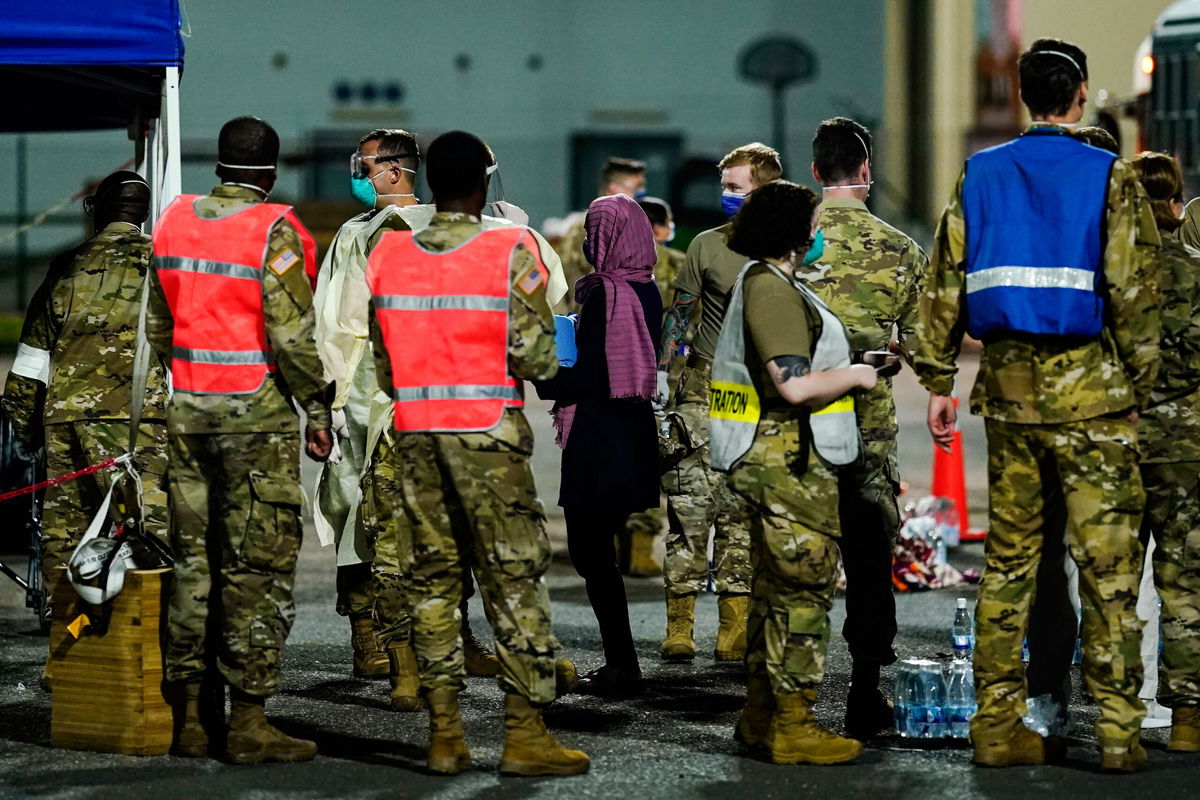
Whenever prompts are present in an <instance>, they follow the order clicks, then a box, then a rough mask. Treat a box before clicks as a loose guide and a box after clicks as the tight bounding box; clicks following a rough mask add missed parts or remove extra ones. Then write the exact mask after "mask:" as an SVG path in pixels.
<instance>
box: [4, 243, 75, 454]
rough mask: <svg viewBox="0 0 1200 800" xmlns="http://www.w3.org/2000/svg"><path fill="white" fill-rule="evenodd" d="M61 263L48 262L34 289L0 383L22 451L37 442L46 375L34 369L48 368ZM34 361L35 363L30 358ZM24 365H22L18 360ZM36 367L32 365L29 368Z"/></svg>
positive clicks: (58, 326)
mask: <svg viewBox="0 0 1200 800" xmlns="http://www.w3.org/2000/svg"><path fill="white" fill-rule="evenodd" d="M61 266H62V265H61V264H60V263H59V262H58V260H57V259H56V261H55V262H54V263H52V264H51V266H50V269H49V271H48V274H47V275H46V279H45V280H44V281H42V284H41V285H40V286H39V287H38V288H37V291H36V292H34V294H33V298H32V299H30V301H29V308H28V309H27V310H26V312H25V320H24V322H22V324H21V342H20V347H19V349H18V353H17V360H15V361H14V362H13V369H11V370H10V371H9V373H8V379H7V380H6V381H5V383H4V397H3V399H2V401H0V404H2V406H3V408H4V412H5V413H6V414H7V415H8V419H9V422H11V423H12V427H13V434H14V435H15V436H16V438H17V441H18V442H20V443H21V445H22V447H24V448H25V450H26V452H32V451H33V450H36V449H37V447H38V445H39V444H40V443H41V439H42V437H41V428H42V420H43V419H44V418H45V411H46V379H45V377H44V376H41V377H35V375H34V374H33V373H34V372H41V370H42V369H48V368H49V364H50V354H51V352H52V351H53V350H54V344H55V342H56V341H57V339H58V331H59V330H60V329H61V320H59V319H57V318H56V317H55V315H54V302H53V294H54V287H55V283H56V280H55V279H56V278H57V276H58V274H59V273H60V272H61V271H62V270H61ZM35 361H36V362H37V363H36V365H35V364H34V363H33V362H35ZM21 363H25V364H27V365H28V366H26V367H25V368H22V367H21V366H18V364H21ZM31 367H36V368H31Z"/></svg>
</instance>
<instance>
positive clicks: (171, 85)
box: [158, 67, 183, 213]
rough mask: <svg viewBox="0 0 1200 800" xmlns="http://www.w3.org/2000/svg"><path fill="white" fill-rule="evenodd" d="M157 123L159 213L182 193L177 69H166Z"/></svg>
mask: <svg viewBox="0 0 1200 800" xmlns="http://www.w3.org/2000/svg"><path fill="white" fill-rule="evenodd" d="M159 122H160V124H161V126H162V128H163V131H162V135H163V139H164V141H163V144H164V145H165V150H166V153H165V157H164V158H163V172H162V175H163V181H162V194H161V195H160V196H159V198H158V201H159V207H158V210H159V213H161V212H162V210H163V209H165V208H166V207H167V205H168V204H170V202H171V201H172V200H174V199H175V198H176V197H177V196H178V195H179V194H180V193H181V192H182V191H183V176H182V168H181V161H180V153H179V67H167V68H166V75H165V76H164V79H163V98H162V110H161V111H160V116H159Z"/></svg>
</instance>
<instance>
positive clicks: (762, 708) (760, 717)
mask: <svg viewBox="0 0 1200 800" xmlns="http://www.w3.org/2000/svg"><path fill="white" fill-rule="evenodd" d="M774 715H775V695H774V693H773V692H772V691H771V681H770V680H769V679H768V678H767V677H766V676H765V675H763V676H755V675H752V676H751V677H750V679H749V681H747V683H746V705H745V706H743V707H742V713H741V714H739V715H738V721H737V727H735V728H734V729H733V738H734V739H736V740H737V741H739V742H741V743H742V744H744V745H746V746H747V747H752V748H754V749H761V748H764V747H766V746H767V734H768V732H769V731H770V728H771V718H772V717H773V716H774Z"/></svg>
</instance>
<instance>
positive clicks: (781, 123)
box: [771, 83, 787, 174]
mask: <svg viewBox="0 0 1200 800" xmlns="http://www.w3.org/2000/svg"><path fill="white" fill-rule="evenodd" d="M784 90H785V87H784V85H783V84H782V83H775V84H772V85H771V146H772V147H774V148H775V149H776V150H778V151H779V160H780V161H781V162H782V163H783V167H784V170H785V174H786V170H787V138H786V137H787V130H786V127H787V123H786V122H785V120H784V108H783V93H784Z"/></svg>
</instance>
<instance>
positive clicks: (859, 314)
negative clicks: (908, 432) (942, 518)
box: [796, 117, 965, 739]
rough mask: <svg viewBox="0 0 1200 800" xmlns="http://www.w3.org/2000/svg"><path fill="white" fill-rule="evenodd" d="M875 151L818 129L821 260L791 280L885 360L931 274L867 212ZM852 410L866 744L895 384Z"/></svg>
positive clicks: (881, 643) (854, 635)
mask: <svg viewBox="0 0 1200 800" xmlns="http://www.w3.org/2000/svg"><path fill="white" fill-rule="evenodd" d="M871 147H872V142H871V133H870V131H868V130H867V129H866V128H864V127H863V126H862V125H859V124H858V123H857V122H855V121H853V120H850V119H846V118H845V117H838V118H836V119H832V120H827V121H826V122H823V123H822V124H821V126H820V127H819V128H817V133H816V136H815V137H814V138H813V167H812V169H813V177H815V178H816V179H817V181H818V182H820V183H821V184H822V186H823V187H824V199H823V202H822V204H821V231H822V232H823V233H824V236H825V252H824V255H823V256H822V257H821V259H820V260H819V261H818V262H817V263H816V264H813V265H812V266H808V267H804V266H801V267H798V268H797V270H796V274H797V276H799V277H801V278H803V279H804V280H805V281H806V282H807V284H808V286H809V288H811V289H812V290H813V291H814V292H815V293H816V294H817V296H818V297H820V298H821V299H822V300H824V301H825V303H826V305H828V306H829V308H830V310H831V311H833V313H835V314H837V316H838V318H839V319H841V321H842V323H843V324H844V325H845V326H846V330H847V332H848V333H849V334H850V346H851V348H852V349H853V350H854V351H856V352H859V353H861V352H862V351H871V350H873V351H882V350H888V349H889V346H890V345H891V342H892V329H893V328H895V329H896V338H897V340H898V344H899V347H900V348H904V347H905V345H906V344H907V343H908V342H909V340H910V339H911V337H912V334H913V331H914V329H915V327H916V321H917V298H918V296H919V287H920V279H921V276H922V275H923V274H924V273H925V269H926V266H927V264H928V259H927V258H926V257H925V254H924V253H923V252H921V248H920V247H918V246H917V243H916V242H914V241H913V240H912V239H911V238H910V237H908V236H906V235H905V234H904V233H902V232H901V231H898V230H896V229H895V228H893V227H892V226H891V225H888V224H887V223H886V222H884V221H883V220H881V219H879V218H878V217H876V216H874V215H873V214H871V212H870V211H868V210H867V206H866V202H865V201H866V198H867V193H868V192H869V191H870V186H871ZM855 408H856V410H857V411H858V421H859V428H860V430H861V431H862V437H863V445H864V457H865V458H864V464H863V466H862V469H861V470H855V471H853V472H850V471H847V472H845V473H844V474H841V475H839V491H838V500H839V503H840V512H839V513H840V515H841V523H842V524H841V528H842V538H841V539H840V540H839V542H838V544H839V545H840V546H841V553H842V562H843V563H844V564H845V569H846V622H845V624H844V625H843V627H842V635H843V636H845V638H846V642H847V644H849V646H850V655H851V657H852V658H853V659H854V667H853V672H852V674H851V678H850V694H849V696H848V698H847V702H846V729H847V730H848V731H849V732H850V733H851V735H853V736H855V737H856V738H859V739H863V738H866V737H868V736H871V735H872V734H874V733H876V732H878V731H879V730H882V729H886V728H890V727H891V726H892V710H891V707H890V706H889V705H888V702H887V701H886V700H885V699H884V698H883V696H882V695H881V694H880V692H879V670H880V667H883V666H886V665H888V664H891V663H892V662H894V661H895V660H896V654H895V652H894V651H893V650H892V641H893V640H894V639H895V636H896V600H895V596H894V594H893V592H892V549H893V545H894V543H895V537H896V533H897V531H898V530H899V528H900V514H899V510H898V508H897V506H896V496H897V494H898V493H899V491H900V473H899V469H898V465H897V460H896V434H897V432H898V429H897V426H896V406H895V401H894V400H893V398H892V381H891V379H890V378H886V379H884V380H881V381H879V383H878V384H877V385H876V386H875V388H874V389H872V390H871V391H869V392H866V393H865V394H863V395H862V396H861V397H859V398H858V399H857V402H856V403H855ZM961 512H965V509H962V510H961V511H960V513H961Z"/></svg>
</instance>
